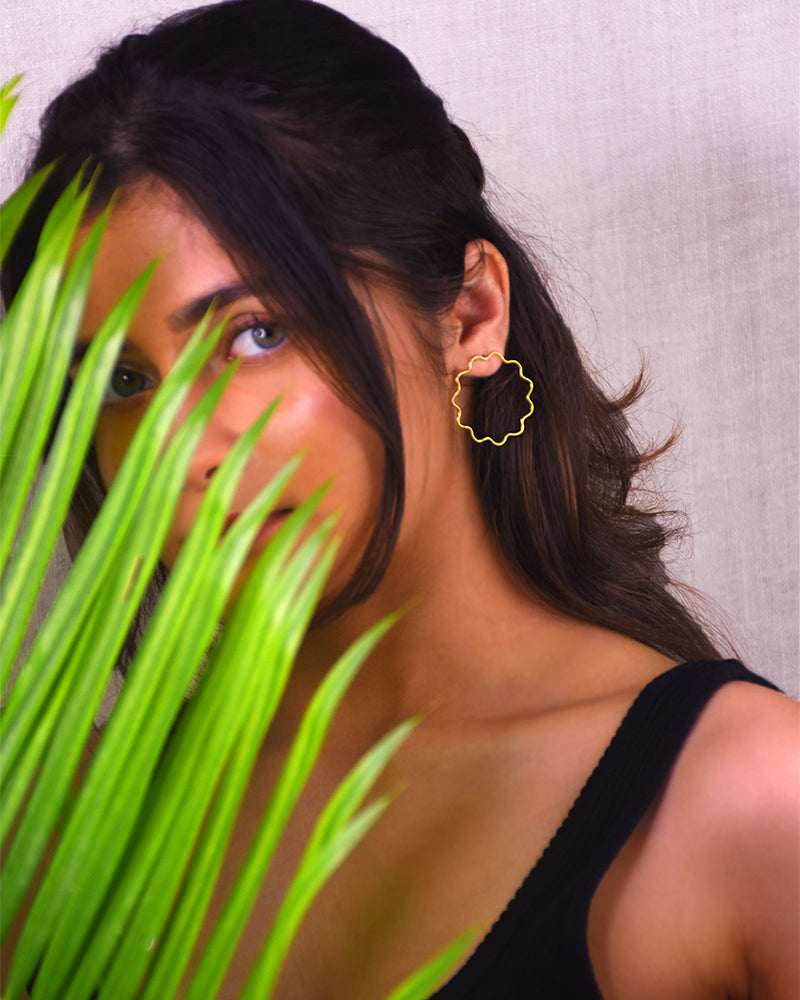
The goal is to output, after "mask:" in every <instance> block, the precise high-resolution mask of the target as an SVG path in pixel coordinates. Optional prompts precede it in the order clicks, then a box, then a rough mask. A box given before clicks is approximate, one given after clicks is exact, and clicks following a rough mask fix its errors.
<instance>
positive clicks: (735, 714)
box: [660, 682, 800, 1000]
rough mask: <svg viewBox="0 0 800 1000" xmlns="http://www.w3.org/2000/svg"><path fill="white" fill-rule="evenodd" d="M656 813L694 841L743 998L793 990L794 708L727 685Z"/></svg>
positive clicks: (797, 885) (778, 999) (797, 734)
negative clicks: (737, 965)
mask: <svg viewBox="0 0 800 1000" xmlns="http://www.w3.org/2000/svg"><path fill="white" fill-rule="evenodd" d="M660 810H663V813H664V819H665V820H666V823H667V825H668V826H670V827H672V834H673V835H674V836H675V837H676V838H677V840H678V843H679V844H680V841H681V840H682V839H683V838H684V837H691V838H692V852H693V855H694V859H695V861H696V862H699V864H701V865H702V866H703V867H702V868H700V869H699V872H701V873H702V874H701V877H700V879H699V881H702V882H703V883H704V889H705V891H707V892H708V893H709V894H710V895H711V896H713V898H714V899H715V901H716V902H717V903H718V904H719V913H720V914H722V915H724V914H729V915H730V919H729V920H728V926H727V927H726V931H727V933H726V935H725V938H726V940H727V942H728V945H729V947H731V948H732V949H736V950H738V951H739V954H738V955H736V956H733V955H732V956H731V962H732V964H733V962H734V960H736V961H737V962H739V961H741V960H743V966H742V967H744V968H746V969H747V977H748V983H747V994H746V995H748V996H750V997H753V998H769V1000H773V998H774V1000H783V998H786V1000H789V998H790V997H796V996H800V968H799V966H800V957H799V956H798V940H800V705H798V704H797V703H796V702H794V701H793V700H792V699H790V698H788V697H786V696H785V695H782V694H780V693H778V692H776V691H773V690H771V689H769V688H764V687H761V686H759V685H755V684H750V683H746V682H733V683H730V684H727V685H725V686H724V687H723V688H721V689H720V690H719V691H718V692H717V693H716V694H715V695H714V697H713V698H712V699H711V700H710V702H709V704H708V705H707V707H706V709H705V710H704V712H703V714H702V715H701V716H700V719H699V720H698V723H697V725H696V727H695V729H694V731H693V732H692V734H691V736H690V738H689V740H688V741H687V743H686V746H685V748H684V752H683V753H682V754H681V756H680V758H679V760H678V763H677V765H676V768H675V772H674V774H673V777H672V779H671V780H670V782H669V783H668V786H667V789H666V791H665V795H664V800H663V802H662V805H661V807H660ZM674 820H677V822H676V823H673V821H674ZM679 831H684V833H683V834H681V833H680V832H679ZM701 891H702V890H701ZM722 919H724V917H723V918H722Z"/></svg>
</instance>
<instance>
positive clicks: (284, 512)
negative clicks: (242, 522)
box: [222, 507, 292, 539]
mask: <svg viewBox="0 0 800 1000" xmlns="http://www.w3.org/2000/svg"><path fill="white" fill-rule="evenodd" d="M240 513H241V511H239V512H237V513H236V514H229V515H228V516H227V517H226V518H225V525H224V527H223V529H222V534H223V535H225V534H226V533H227V532H228V531H229V530H230V527H231V525H232V524H233V522H234V521H235V520H236V519H237V518H238V516H239V514H240ZM291 513H292V508H291V507H281V508H279V509H278V510H273V511H272V512H271V513H270V515H269V517H268V518H267V519H266V521H265V522H264V524H263V525H262V526H261V528H260V529H259V532H258V535H257V536H256V537H257V539H260V538H261V535H262V533H263V532H265V531H267V530H268V529H269V530H270V531H271V530H272V529H273V528H275V527H276V526H277V525H278V524H279V523H280V522H281V521H282V520H283V519H284V518H285V517H287V516H288V515H289V514H291Z"/></svg>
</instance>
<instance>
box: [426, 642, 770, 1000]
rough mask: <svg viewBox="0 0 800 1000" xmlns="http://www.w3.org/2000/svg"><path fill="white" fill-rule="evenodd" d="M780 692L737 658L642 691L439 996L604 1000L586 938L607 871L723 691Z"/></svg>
mask: <svg viewBox="0 0 800 1000" xmlns="http://www.w3.org/2000/svg"><path fill="white" fill-rule="evenodd" d="M741 680H744V681H751V682H754V683H756V684H763V685H764V686H766V687H774V685H773V684H770V683H769V682H768V681H765V680H764V679H763V678H761V677H758V676H757V675H756V674H753V673H751V672H750V671H749V670H747V668H746V667H744V666H742V664H741V663H739V662H738V661H737V660H713V661H712V660H709V661H702V662H700V661H697V662H690V663H681V664H679V665H678V666H676V667H673V668H672V669H671V670H668V671H667V672H666V673H664V674H661V675H660V676H659V677H656V678H655V679H654V680H652V681H651V682H650V683H649V684H648V685H647V686H646V687H645V688H643V690H642V691H641V692H640V693H639V695H638V697H637V698H636V700H635V701H634V702H633V704H632V705H631V707H630V709H629V710H628V713H627V715H626V716H625V718H624V719H623V721H622V723H621V724H620V727H619V729H618V730H617V732H616V734H615V736H614V738H613V739H612V740H611V742H610V743H609V745H608V747H607V748H606V750H605V753H604V754H603V756H602V758H601V759H600V762H599V764H598V765H597V767H596V768H595V769H594V771H593V772H592V774H591V776H590V777H589V779H588V781H587V782H586V784H585V785H584V786H583V790H582V791H581V793H580V795H579V796H578V798H577V799H576V800H575V802H574V803H573V805H572V808H571V809H570V811H569V813H568V814H567V817H566V819H565V820H564V822H563V823H562V824H561V826H560V827H559V829H558V831H557V833H556V834H555V836H554V837H553V839H552V840H551V841H550V843H549V845H548V846H547V848H546V849H545V851H544V852H543V853H542V856H541V857H540V858H539V861H538V862H537V864H536V866H535V868H534V869H533V871H532V872H531V873H530V874H529V875H528V876H527V878H526V879H525V881H524V882H523V883H522V885H521V886H520V888H519V890H518V891H517V894H516V895H515V896H514V898H513V899H512V900H511V902H510V903H509V904H508V906H507V907H506V909H505V910H504V911H503V913H502V915H501V916H500V917H499V918H498V920H497V922H496V923H495V924H494V925H493V926H492V928H491V930H490V931H489V933H488V934H487V935H486V937H485V938H484V939H483V940H482V941H481V942H480V944H479V945H478V947H477V948H476V949H475V951H474V952H473V954H472V955H471V956H470V958H469V959H468V961H467V962H466V963H465V965H464V966H463V967H462V968H461V969H460V970H459V971H458V972H457V973H456V975H455V976H454V977H453V978H452V979H450V980H448V982H447V983H445V985H444V986H442V987H441V989H439V990H438V991H437V992H436V993H435V994H434V995H433V997H431V998H430V1000H532V998H534V997H537V998H538V997H541V998H543V1000H602V995H601V993H600V990H599V989H598V987H597V983H596V981H595V978H594V973H593V972H592V965H591V961H590V959H589V949H588V944H587V941H586V925H587V921H588V917H589V906H590V904H591V901H592V897H593V896H594V893H595V890H596V889H597V886H598V885H599V883H600V881H601V879H602V877H603V875H604V874H605V872H606V871H607V870H608V868H609V866H610V865H611V862H612V861H613V860H614V858H615V857H616V856H617V854H618V853H619V852H620V850H621V849H622V847H623V845H624V844H625V842H626V841H627V840H628V838H629V837H630V835H631V834H632V833H633V831H634V829H635V827H636V825H637V824H638V822H639V821H640V820H641V818H642V817H643V815H644V814H645V812H646V811H647V809H648V807H649V806H650V805H651V803H652V802H653V801H654V799H655V797H656V795H657V794H658V792H659V790H660V788H661V786H662V785H663V783H664V781H665V780H666V778H667V775H668V773H669V770H670V768H671V767H672V764H673V763H674V761H675V759H676V757H677V756H678V754H679V752H680V750H681V747H682V746H683V744H684V742H685V740H686V738H687V736H688V735H689V732H690V731H691V729H692V726H693V725H694V723H695V721H696V720H697V717H698V716H699V714H700V712H701V711H702V709H703V707H704V706H705V704H706V703H707V702H708V700H709V699H710V698H711V696H712V695H713V694H714V692H715V691H717V690H718V688H720V687H721V686H722V685H723V684H726V683H728V682H729V681H741Z"/></svg>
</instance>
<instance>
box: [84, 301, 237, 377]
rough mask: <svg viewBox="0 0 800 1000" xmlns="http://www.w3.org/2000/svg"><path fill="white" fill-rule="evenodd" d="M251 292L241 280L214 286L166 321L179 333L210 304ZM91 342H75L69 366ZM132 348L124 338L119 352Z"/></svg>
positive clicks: (195, 321)
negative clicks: (231, 283) (219, 286)
mask: <svg viewBox="0 0 800 1000" xmlns="http://www.w3.org/2000/svg"><path fill="white" fill-rule="evenodd" d="M252 294H253V293H252V291H251V290H250V288H248V286H247V285H245V284H243V283H241V282H237V283H236V284H234V285H223V286H222V287H221V288H215V289H213V291H210V292H207V293H206V294H204V295H198V297H197V298H196V299H191V300H190V301H189V302H187V303H185V305H182V306H180V307H179V308H178V309H176V310H175V312H173V313H171V314H170V316H169V318H168V320H167V323H168V325H169V326H170V328H171V329H172V330H174V331H175V332H176V333H180V332H182V331H183V330H185V329H187V327H195V326H197V324H198V323H199V322H200V320H201V319H202V318H203V317H204V316H205V314H206V313H207V312H208V310H209V309H210V308H211V307H212V306H213V307H214V311H215V312H217V311H219V310H220V309H224V308H225V306H229V305H231V304H232V303H234V302H238V301H239V299H243V298H249V297H250V296H251V295H252ZM91 343H92V341H91V340H85V341H81V342H79V343H76V344H75V347H74V349H73V351H72V360H71V362H70V367H74V366H75V365H77V364H79V363H80V362H81V361H83V358H84V356H85V354H86V352H87V351H88V350H89V347H90V345H91ZM132 350H135V345H134V344H132V343H131V342H130V341H129V340H126V341H124V342H123V344H122V347H121V348H120V353H121V354H122V353H124V352H125V351H132Z"/></svg>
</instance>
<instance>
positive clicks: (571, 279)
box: [0, 0, 799, 694]
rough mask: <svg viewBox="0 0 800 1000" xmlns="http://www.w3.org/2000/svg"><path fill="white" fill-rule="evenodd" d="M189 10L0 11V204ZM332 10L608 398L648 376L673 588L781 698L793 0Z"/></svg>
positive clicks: (794, 147) (593, 0)
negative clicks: (380, 43) (374, 54)
mask: <svg viewBox="0 0 800 1000" xmlns="http://www.w3.org/2000/svg"><path fill="white" fill-rule="evenodd" d="M192 5H193V4H190V3H181V2H180V0H137V3H136V4H135V5H134V4H132V3H129V2H120V0H84V2H82V3H81V4H75V3H74V2H72V0H2V7H0V12H1V13H0V16H1V17H2V22H1V23H0V29H1V30H2V35H1V36H0V43H1V44H2V64H3V66H4V67H5V70H4V72H3V76H4V77H8V76H10V75H12V73H15V72H25V73H26V81H25V86H24V89H23V100H22V101H21V103H20V105H19V107H18V111H17V112H16V113H15V115H14V119H13V121H12V124H11V126H10V137H9V141H8V142H7V143H6V148H5V156H4V160H5V161H6V162H5V163H4V166H3V173H2V178H1V180H2V191H3V193H4V194H6V193H8V190H9V189H10V186H11V185H12V184H13V183H14V182H16V181H17V180H18V179H19V177H20V174H21V171H22V169H23V164H24V161H25V159H26V157H27V155H28V153H29V150H30V147H31V142H32V138H31V137H32V136H33V135H34V133H35V128H36V125H35V123H36V120H37V118H38V115H39V113H40V111H41V109H42V107H43V105H44V103H45V101H46V100H47V99H48V98H49V97H50V96H52V95H53V94H54V93H55V92H56V91H57V90H58V89H59V87H60V85H62V84H63V83H64V82H65V81H66V80H67V79H69V78H70V77H72V76H74V75H75V74H77V73H79V72H80V71H81V70H82V69H83V68H84V67H86V66H87V65H88V63H89V62H90V61H91V55H92V52H93V51H96V50H97V47H98V46H100V45H102V44H103V43H104V42H106V41H109V40H112V39H114V38H116V37H117V36H119V35H120V34H122V33H124V32H126V31H128V30H130V29H132V28H133V27H135V26H136V25H137V24H140V25H147V24H149V23H152V21H153V20H155V19H156V18H158V17H160V16H162V15H165V14H167V13H171V12H173V11H175V10H178V9H182V8H183V7H188V6H192ZM332 6H335V7H338V8H340V9H341V10H343V11H345V12H346V13H348V14H350V15H351V16H353V17H355V18H356V19H357V20H360V21H361V22H362V23H365V24H367V25H369V26H371V27H373V28H375V29H376V30H377V31H378V32H379V33H381V34H383V35H385V36H386V37H387V38H389V39H390V40H391V41H393V42H395V43H396V44H398V45H399V46H400V47H401V48H402V49H404V51H406V52H407V54H408V55H409V56H410V57H411V58H412V60H413V61H414V62H415V63H416V65H417V66H418V68H419V69H420V71H421V73H422V75H423V76H424V77H425V78H426V80H427V81H428V82H429V83H430V84H431V85H433V86H434V88H435V89H437V90H438V91H439V92H440V93H442V94H443V96H444V97H445V98H446V100H447V103H448V106H449V108H450V110H451V113H452V115H453V116H454V117H455V118H456V120H457V121H459V122H460V123H461V124H462V125H463V126H464V127H465V128H466V129H467V131H468V132H469V134H470V135H471V136H472V137H473V139H474V140H475V142H476V144H477V146H478V149H479V151H480V153H481V154H482V156H483V157H484V160H485V162H486V165H487V167H488V169H489V171H490V174H491V175H492V182H491V188H492V192H493V197H494V199H495V201H496V203H497V204H498V205H499V206H500V208H501V212H502V214H503V215H504V216H505V217H506V219H508V220H510V221H511V222H512V223H513V224H514V225H515V226H516V227H518V229H520V230H521V231H523V232H525V233H528V234H530V235H531V237H532V241H533V242H532V245H533V246H534V249H535V250H536V252H537V253H538V254H539V255H540V256H541V257H542V259H543V261H544V262H545V264H546V267H547V269H548V271H549V273H550V275H551V280H552V282H553V286H554V289H555V293H556V296H557V298H558V300H559V301H560V303H561V304H562V306H563V308H564V309H565V311H566V313H567V315H568V316H569V318H570V319H571V321H572V323H573V325H574V328H575V330H576V333H577V335H578V338H579V340H580V342H581V344H582V345H583V346H584V347H585V350H586V353H587V356H588V357H590V358H591V360H592V364H593V366H594V368H595V370H596V371H597V372H598V373H599V374H600V376H601V378H602V379H603V380H604V381H605V382H606V383H607V384H608V385H610V386H611V387H613V388H614V389H617V390H618V389H620V388H622V386H623V385H624V384H625V383H626V382H627V381H628V380H630V378H631V377H632V376H633V375H634V374H635V372H636V370H637V368H638V366H639V364H640V360H641V359H642V358H645V359H646V360H647V362H648V364H649V368H650V372H651V379H652V388H651V390H650V392H649V393H648V395H647V397H646V399H645V401H644V403H643V404H642V405H640V407H639V409H638V411H637V413H636V415H635V421H636V425H637V427H638V428H639V430H640V431H641V433H642V434H643V435H645V436H652V437H656V438H657V437H659V436H662V435H664V434H665V433H666V432H668V431H669V430H670V429H671V428H672V426H673V425H674V424H675V423H676V422H677V423H678V424H679V425H680V426H682V427H683V429H684V430H683V436H682V438H681V441H680V443H679V444H678V445H677V446H676V447H675V449H674V450H673V451H672V453H671V454H670V455H669V456H667V458H666V459H665V460H663V461H662V463H661V466H660V470H659V472H658V474H657V476H656V479H655V485H656V486H657V487H658V488H659V489H661V490H663V491H665V493H666V498H667V503H668V505H669V506H670V507H674V508H683V509H685V510H686V511H687V513H688V516H689V520H690V527H691V533H690V535H689V536H688V538H687V539H686V540H685V541H684V542H683V543H682V544H681V545H680V546H678V547H677V548H675V549H674V550H673V553H672V560H673V562H672V571H673V573H674V575H675V576H676V577H677V578H679V579H682V580H684V581H686V582H688V583H689V584H691V585H692V586H693V587H695V588H697V589H698V590H699V591H700V592H702V593H704V594H706V595H708V597H709V598H710V599H711V600H712V602H713V605H714V607H715V609H716V610H713V611H712V612H711V613H712V615H714V616H716V618H717V620H718V621H719V622H720V623H721V625H722V627H723V629H724V630H725V631H726V632H727V633H728V635H729V636H730V637H731V639H732V640H733V643H734V645H735V646H736V648H737V649H738V651H739V652H740V654H741V655H742V656H743V657H744V658H745V659H746V660H747V662H748V663H749V664H750V665H751V666H752V667H753V668H755V669H757V670H759V671H761V672H763V673H765V674H766V675H767V676H769V677H771V678H773V679H775V680H776V681H777V682H778V683H779V684H781V685H782V686H783V687H784V688H785V689H787V690H789V691H791V692H793V693H795V694H797V691H798V654H799V650H798V363H799V358H798V335H797V334H798V312H799V309H798V305H799V303H798V227H797V220H798V182H797V181H798V171H797V161H798V134H797V133H798V129H797V93H798V86H797V83H798V81H797V66H798V59H797V54H798V53H797V38H798V23H797V21H798V16H797V4H796V2H795V0H761V2H759V3H754V2H753V0H715V2H712V0H655V2H654V0H618V2H617V3H615V4H613V5H611V4H607V3H603V2H600V0H589V2H587V0H547V2H545V0H424V2H423V0H403V2H402V3H397V2H396V0H332ZM9 154H10V156H9ZM651 485H653V483H652V482H651Z"/></svg>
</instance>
